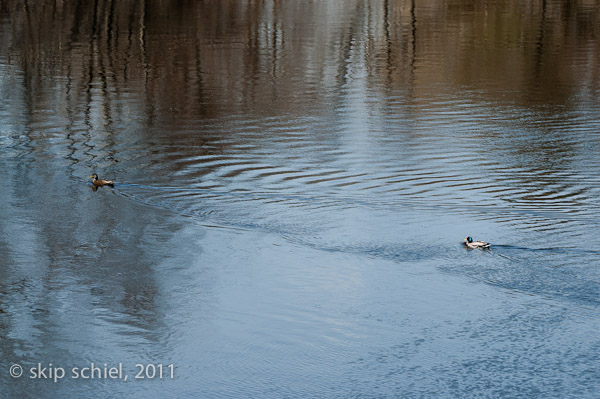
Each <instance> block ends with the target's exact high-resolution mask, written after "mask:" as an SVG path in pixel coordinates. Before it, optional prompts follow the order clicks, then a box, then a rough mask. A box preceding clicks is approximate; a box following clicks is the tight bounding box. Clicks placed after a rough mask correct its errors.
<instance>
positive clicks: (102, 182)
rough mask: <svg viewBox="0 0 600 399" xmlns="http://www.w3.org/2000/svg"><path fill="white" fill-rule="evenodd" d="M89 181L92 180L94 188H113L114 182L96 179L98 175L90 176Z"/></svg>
mask: <svg viewBox="0 0 600 399" xmlns="http://www.w3.org/2000/svg"><path fill="white" fill-rule="evenodd" d="M90 179H94V180H92V184H93V185H94V186H100V187H101V186H110V187H114V186H115V182H114V181H112V180H104V179H98V175H97V174H95V173H94V174H93V175H91V176H90Z"/></svg>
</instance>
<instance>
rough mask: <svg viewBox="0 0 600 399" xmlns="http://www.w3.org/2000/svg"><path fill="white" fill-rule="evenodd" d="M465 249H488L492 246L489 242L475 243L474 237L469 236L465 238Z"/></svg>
mask: <svg viewBox="0 0 600 399" xmlns="http://www.w3.org/2000/svg"><path fill="white" fill-rule="evenodd" d="M465 247H467V248H468V249H477V248H481V249H487V248H489V247H490V244H489V243H488V242H483V241H473V237H470V236H469V237H467V238H465Z"/></svg>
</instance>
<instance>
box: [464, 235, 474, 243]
mask: <svg viewBox="0 0 600 399" xmlns="http://www.w3.org/2000/svg"><path fill="white" fill-rule="evenodd" d="M465 241H466V242H473V237H471V236H469V237H467V238H465Z"/></svg>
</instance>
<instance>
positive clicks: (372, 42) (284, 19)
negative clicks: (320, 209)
mask: <svg viewBox="0 0 600 399" xmlns="http://www.w3.org/2000/svg"><path fill="white" fill-rule="evenodd" d="M2 10H3V12H2V14H3V20H4V22H3V25H4V29H5V34H3V35H2V39H0V40H1V46H2V49H3V50H2V53H3V54H4V56H8V57H9V59H10V62H11V63H17V64H18V65H20V66H21V69H22V71H23V74H24V75H25V82H24V83H25V84H27V85H29V87H30V88H31V90H30V91H31V93H30V94H31V100H30V101H31V102H32V103H31V104H30V106H31V108H32V109H37V106H36V104H38V103H40V104H41V103H46V102H47V101H48V100H49V99H47V98H45V96H43V95H42V93H40V89H41V88H42V87H44V86H48V85H56V84H58V85H60V86H61V87H63V89H64V90H63V91H62V94H60V95H61V96H68V98H62V99H61V100H59V99H55V100H59V101H56V103H58V104H61V106H62V107H63V109H60V110H58V109H57V110H56V111H59V112H60V113H61V115H63V116H65V117H68V118H70V119H79V118H82V117H84V118H85V119H89V118H90V116H89V115H87V116H85V112H86V110H87V111H88V112H89V108H91V104H90V103H91V102H93V101H98V102H99V103H100V104H101V107H102V109H103V116H104V118H105V119H106V123H110V121H111V119H112V117H113V115H112V113H113V112H118V111H119V109H121V108H122V107H121V105H120V102H121V101H124V99H128V98H130V97H129V96H130V95H131V94H132V93H133V94H135V95H139V96H141V98H140V101H142V104H140V105H141V106H143V107H144V110H145V119H146V122H147V123H152V121H153V120H154V118H159V119H165V120H166V121H168V122H169V123H173V122H175V121H178V120H180V119H181V118H186V119H187V118H204V117H211V116H215V115H221V114H223V113H226V114H228V113H231V112H250V113H256V114H281V113H284V112H285V113H291V114H294V115H304V114H305V112H309V111H313V112H314V110H315V104H327V103H328V100H330V99H331V96H333V95H335V92H333V91H331V90H324V88H325V89H326V88H329V87H332V86H333V87H338V88H341V87H342V86H343V85H344V84H345V83H344V82H347V81H351V80H353V76H352V74H353V71H354V70H356V69H358V68H360V69H362V70H363V72H364V73H365V74H366V75H367V79H366V83H367V85H368V87H369V88H371V89H373V90H387V91H390V90H400V91H408V92H409V93H412V94H411V95H412V96H414V97H415V98H414V101H417V102H418V99H419V98H424V99H428V98H431V96H432V95H434V93H431V89H432V88H435V87H438V86H442V87H447V88H448V89H450V90H457V91H461V90H464V89H468V88H476V89H477V90H480V91H482V92H483V93H484V94H485V95H486V98H487V99H488V100H489V101H502V100H508V101H510V102H513V101H518V103H519V104H527V103H556V104H563V105H567V106H568V103H569V102H570V101H572V96H573V95H576V94H578V93H577V92H576V91H578V90H581V88H586V89H592V90H595V91H596V92H597V90H598V89H597V87H598V68H597V67H595V66H597V65H598V64H599V61H600V60H599V55H598V54H599V53H600V46H599V44H598V41H597V40H596V39H595V38H596V37H597V36H598V34H599V33H598V30H599V29H600V28H599V26H600V23H599V22H600V21H599V19H600V17H599V12H598V7H597V4H596V2H594V1H583V2H576V3H572V2H566V3H565V2H559V1H527V2H522V1H511V2H507V3H502V4H493V3H492V4H490V3H488V2H485V1H476V2H467V3H465V2H461V1H445V2H434V1H427V2H417V3H415V2H411V1H377V2H364V1H350V2H348V1H344V2H303V3H301V4H295V3H294V4H285V3H281V2H278V1H274V2H248V3H246V2H237V1H224V2H188V3H185V4H184V5H182V4H181V2H170V1H167V2H160V3H153V2H142V3H140V2H131V1H123V2H114V1H102V2H95V3H87V2H54V1H39V2H35V3H33V4H29V5H28V6H24V5H23V4H22V3H18V2H12V1H3V2H2ZM333 10H335V14H334V15H335V17H332V18H331V20H329V21H328V23H326V24H322V23H320V22H321V18H322V16H323V15H328V13H331V12H334V11H333ZM54 95H58V94H57V93H54ZM311 100H312V101H314V102H313V103H312V104H311ZM86 103H87V104H88V106H87V107H84V108H83V109H80V110H79V112H77V113H75V114H70V113H69V112H72V111H69V110H71V109H72V108H77V107H74V105H76V104H78V105H79V106H80V107H81V106H82V105H83V104H86ZM67 105H68V107H67ZM82 113H83V115H82Z"/></svg>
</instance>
